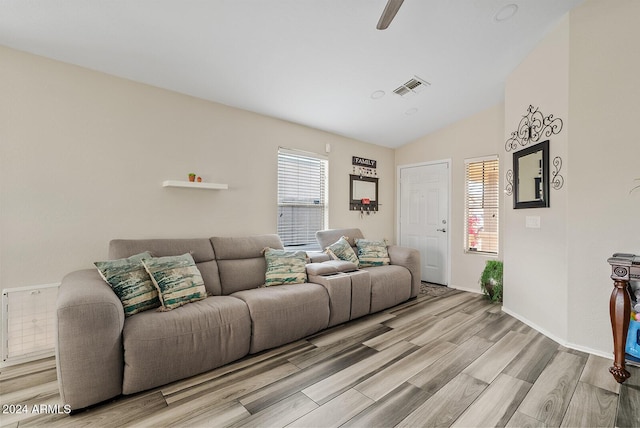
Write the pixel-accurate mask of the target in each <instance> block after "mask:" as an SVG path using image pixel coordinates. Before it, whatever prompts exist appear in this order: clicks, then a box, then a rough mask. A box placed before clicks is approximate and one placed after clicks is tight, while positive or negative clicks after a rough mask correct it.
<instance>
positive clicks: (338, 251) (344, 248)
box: [325, 236, 359, 266]
mask: <svg viewBox="0 0 640 428" xmlns="http://www.w3.org/2000/svg"><path fill="white" fill-rule="evenodd" d="M325 251H326V253H327V254H329V256H330V257H331V258H333V259H334V260H345V261H348V262H351V263H353V264H355V265H356V266H358V265H359V264H358V256H357V255H356V253H355V252H354V251H353V248H351V245H349V238H347V237H346V236H343V237H341V238H340V239H338V241H337V242H335V243H333V244H331V245H329V246H328V247H327V248H326V250H325Z"/></svg>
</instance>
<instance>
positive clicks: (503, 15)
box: [493, 3, 518, 22]
mask: <svg viewBox="0 0 640 428" xmlns="http://www.w3.org/2000/svg"><path fill="white" fill-rule="evenodd" d="M516 12H518V5H517V4H513V3H512V4H508V5H506V6H504V7H503V8H502V9H500V10H499V11H498V13H496V14H495V15H494V17H493V19H494V20H495V21H496V22H504V21H508V20H509V19H511V18H512V17H513V15H515V14H516Z"/></svg>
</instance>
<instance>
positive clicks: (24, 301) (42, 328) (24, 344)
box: [2, 284, 58, 364]
mask: <svg viewBox="0 0 640 428" xmlns="http://www.w3.org/2000/svg"><path fill="white" fill-rule="evenodd" d="M57 295H58V284H49V285H40V286H36V287H25V288H11V289H5V290H3V291H2V361H3V363H5V364H11V363H14V362H24V361H28V360H33V359H37V358H41V357H45V356H49V355H52V354H53V351H54V348H55V317H56V311H55V308H56V298H57Z"/></svg>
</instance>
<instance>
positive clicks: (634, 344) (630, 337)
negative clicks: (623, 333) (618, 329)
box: [625, 321, 640, 358]
mask: <svg viewBox="0 0 640 428" xmlns="http://www.w3.org/2000/svg"><path fill="white" fill-rule="evenodd" d="M625 352H626V353H627V354H629V355H632V356H634V357H636V358H640V321H630V322H629V333H627V346H626V349H625Z"/></svg>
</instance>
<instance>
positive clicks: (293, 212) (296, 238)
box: [278, 148, 329, 250]
mask: <svg viewBox="0 0 640 428" xmlns="http://www.w3.org/2000/svg"><path fill="white" fill-rule="evenodd" d="M328 167H329V162H328V160H327V158H326V157H324V156H322V155H316V154H313V153H306V152H300V151H295V150H289V149H283V148H280V149H279V150H278V235H280V239H281V240H282V243H283V244H284V246H285V247H297V248H300V249H305V250H307V249H319V246H318V243H317V241H316V237H315V233H316V232H317V231H318V230H323V229H326V226H327V224H328V204H327V201H328V195H327V193H328V188H327V171H328Z"/></svg>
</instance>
